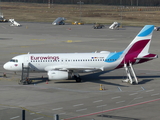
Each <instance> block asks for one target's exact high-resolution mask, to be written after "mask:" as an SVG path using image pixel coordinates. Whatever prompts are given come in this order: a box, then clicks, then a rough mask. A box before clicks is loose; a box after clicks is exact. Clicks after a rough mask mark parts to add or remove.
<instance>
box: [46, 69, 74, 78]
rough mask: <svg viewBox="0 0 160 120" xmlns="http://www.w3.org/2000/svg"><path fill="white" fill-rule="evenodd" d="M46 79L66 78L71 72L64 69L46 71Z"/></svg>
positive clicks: (70, 75) (69, 76)
mask: <svg viewBox="0 0 160 120" xmlns="http://www.w3.org/2000/svg"><path fill="white" fill-rule="evenodd" d="M47 74H48V79H49V80H66V79H70V78H71V77H72V73H70V72H66V71H56V70H52V71H48V73H47Z"/></svg>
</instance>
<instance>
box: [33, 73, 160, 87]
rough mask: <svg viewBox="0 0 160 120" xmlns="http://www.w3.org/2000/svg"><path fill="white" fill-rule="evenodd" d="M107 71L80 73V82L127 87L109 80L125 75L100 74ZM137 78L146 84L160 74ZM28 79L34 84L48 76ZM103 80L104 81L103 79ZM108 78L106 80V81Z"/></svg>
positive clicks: (71, 80)
mask: <svg viewBox="0 0 160 120" xmlns="http://www.w3.org/2000/svg"><path fill="white" fill-rule="evenodd" d="M105 73H107V72H106V71H104V72H98V73H92V74H86V75H82V76H81V78H82V82H83V83H84V82H94V83H98V84H106V85H113V86H121V87H128V85H127V84H126V85H121V84H117V83H114V82H110V80H112V81H114V80H117V79H118V80H120V81H122V80H124V79H126V78H127V77H126V76H123V75H122V76H117V75H115V76H113V75H112V76H101V75H103V74H105ZM137 78H138V79H141V80H140V81H139V83H138V84H146V83H148V82H150V81H153V80H154V78H160V76H137ZM30 80H32V81H33V83H34V84H38V83H44V82H46V81H48V78H47V77H45V78H30ZM104 80H105V81H104ZM107 80H108V81H107ZM55 83H76V82H75V80H74V79H70V80H65V81H64V80H63V81H61V80H60V81H55Z"/></svg>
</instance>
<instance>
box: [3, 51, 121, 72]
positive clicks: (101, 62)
mask: <svg viewBox="0 0 160 120" xmlns="http://www.w3.org/2000/svg"><path fill="white" fill-rule="evenodd" d="M109 54H110V53H109V52H108V53H107V52H106V53H54V54H52V53H47V54H25V55H19V56H16V57H14V58H12V60H11V61H9V62H7V63H6V64H5V65H4V68H5V69H7V68H8V69H9V70H11V69H12V70H13V71H22V63H23V64H24V66H28V64H29V67H30V68H31V70H32V71H49V70H52V69H58V70H59V69H60V70H69V69H72V70H75V71H84V70H85V71H87V70H88V71H90V70H91V71H92V70H102V71H104V70H112V69H115V68H116V67H117V66H118V64H119V63H120V62H121V61H122V60H121V59H118V60H116V59H107V56H108V55H109ZM107 61H109V62H107Z"/></svg>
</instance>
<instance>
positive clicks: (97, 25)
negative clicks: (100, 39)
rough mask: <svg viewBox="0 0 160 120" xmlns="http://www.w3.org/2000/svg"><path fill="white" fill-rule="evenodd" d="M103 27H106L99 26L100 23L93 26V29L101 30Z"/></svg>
mask: <svg viewBox="0 0 160 120" xmlns="http://www.w3.org/2000/svg"><path fill="white" fill-rule="evenodd" d="M103 27H104V25H102V24H99V23H98V24H94V25H93V28H94V29H101V28H103Z"/></svg>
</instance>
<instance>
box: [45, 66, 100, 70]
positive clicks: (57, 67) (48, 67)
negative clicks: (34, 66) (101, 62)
mask: <svg viewBox="0 0 160 120" xmlns="http://www.w3.org/2000/svg"><path fill="white" fill-rule="evenodd" d="M50 70H62V71H63V70H73V71H83V70H84V71H85V70H86V71H87V70H88V71H96V70H100V69H99V68H94V67H85V66H73V65H56V66H47V67H46V68H45V71H50Z"/></svg>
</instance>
